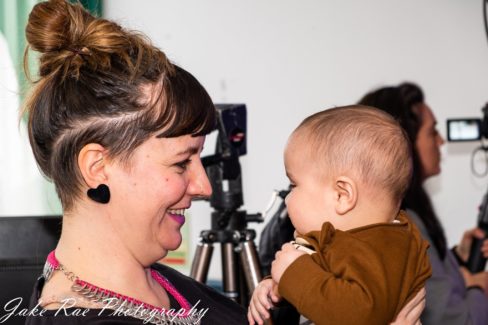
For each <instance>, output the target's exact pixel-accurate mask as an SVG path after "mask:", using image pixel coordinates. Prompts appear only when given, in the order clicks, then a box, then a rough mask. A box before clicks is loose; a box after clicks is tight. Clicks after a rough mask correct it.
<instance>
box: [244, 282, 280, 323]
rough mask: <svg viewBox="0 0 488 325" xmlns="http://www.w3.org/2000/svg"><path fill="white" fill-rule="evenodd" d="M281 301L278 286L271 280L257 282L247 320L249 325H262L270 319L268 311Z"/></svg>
mask: <svg viewBox="0 0 488 325" xmlns="http://www.w3.org/2000/svg"><path fill="white" fill-rule="evenodd" d="M280 300H281V297H280V295H279V294H278V285H277V284H276V283H275V282H274V281H273V280H272V279H265V280H263V281H261V282H259V284H258V286H257V287H256V289H254V292H253V294H252V297H251V302H250V304H249V310H248V311H247V319H248V320H249V324H255V322H257V323H258V324H259V325H262V324H263V323H264V321H265V320H266V319H268V318H269V317H270V314H269V312H268V310H269V309H270V308H271V307H272V306H273V303H277V302H279V301H280Z"/></svg>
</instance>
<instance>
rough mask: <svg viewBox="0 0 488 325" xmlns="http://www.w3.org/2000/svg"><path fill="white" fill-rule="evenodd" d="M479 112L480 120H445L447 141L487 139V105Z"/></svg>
mask: <svg viewBox="0 0 488 325" xmlns="http://www.w3.org/2000/svg"><path fill="white" fill-rule="evenodd" d="M481 111H482V112H483V117H482V118H455V119H447V140H448V141H450V142H460V141H478V140H481V139H488V103H487V104H486V105H485V106H484V107H483V108H482V109H481Z"/></svg>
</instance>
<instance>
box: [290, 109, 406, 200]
mask: <svg viewBox="0 0 488 325" xmlns="http://www.w3.org/2000/svg"><path fill="white" fill-rule="evenodd" d="M293 136H300V137H305V139H306V141H307V142H306V143H308V144H309V145H308V148H307V150H309V153H310V154H311V157H312V160H313V161H314V162H317V164H319V165H318V166H319V167H320V168H321V169H322V170H323V171H324V175H326V176H339V175H343V174H345V175H354V176H355V177H358V178H359V180H360V181H361V182H362V183H364V184H366V185H369V186H374V187H375V188H379V189H383V190H385V191H387V192H388V193H391V194H392V199H394V200H396V201H397V202H399V201H401V199H402V198H403V196H404V194H405V191H406V190H407V188H408V185H409V183H410V179H411V175H412V161H411V148H410V145H409V141H408V138H407V136H406V134H405V132H404V131H403V129H402V128H401V126H400V125H399V124H398V122H397V121H395V120H394V119H393V117H392V116H390V115H389V114H387V113H385V112H382V111H380V110H379V109H376V108H373V107H369V106H361V105H353V106H344V107H337V108H332V109H328V110H325V111H321V112H318V113H316V114H313V115H311V116H309V117H307V118H306V119H305V120H304V121H303V122H302V123H301V124H300V125H299V126H298V127H297V128H296V130H295V131H294V132H293Z"/></svg>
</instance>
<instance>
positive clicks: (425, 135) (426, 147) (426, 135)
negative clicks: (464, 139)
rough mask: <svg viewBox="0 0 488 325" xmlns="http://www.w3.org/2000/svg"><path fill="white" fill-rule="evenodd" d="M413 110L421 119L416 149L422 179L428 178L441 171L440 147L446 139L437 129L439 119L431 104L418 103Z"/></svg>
mask: <svg viewBox="0 0 488 325" xmlns="http://www.w3.org/2000/svg"><path fill="white" fill-rule="evenodd" d="M413 112H414V113H415V114H416V115H417V117H418V118H419V120H420V128H419V130H418V133H417V139H416V141H415V149H416V150H417V154H418V156H419V159H420V164H421V168H422V179H423V180H426V179H427V178H429V177H431V176H434V175H437V174H439V173H440V172H441V165H440V162H441V152H440V147H441V145H442V144H444V139H443V138H442V137H441V135H440V134H439V132H438V131H437V128H436V125H437V121H436V119H435V117H434V114H433V113H432V110H431V109H430V107H429V106H427V105H426V104H424V103H421V104H417V105H416V106H414V107H413Z"/></svg>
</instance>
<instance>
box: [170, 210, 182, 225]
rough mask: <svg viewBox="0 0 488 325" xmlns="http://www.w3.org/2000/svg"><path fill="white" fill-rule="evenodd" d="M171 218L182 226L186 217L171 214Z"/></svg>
mask: <svg viewBox="0 0 488 325" xmlns="http://www.w3.org/2000/svg"><path fill="white" fill-rule="evenodd" d="M169 216H170V217H171V218H172V219H173V220H175V221H176V222H177V223H179V224H180V225H183V224H184V223H185V216H184V215H181V214H172V213H170V214H169Z"/></svg>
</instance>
